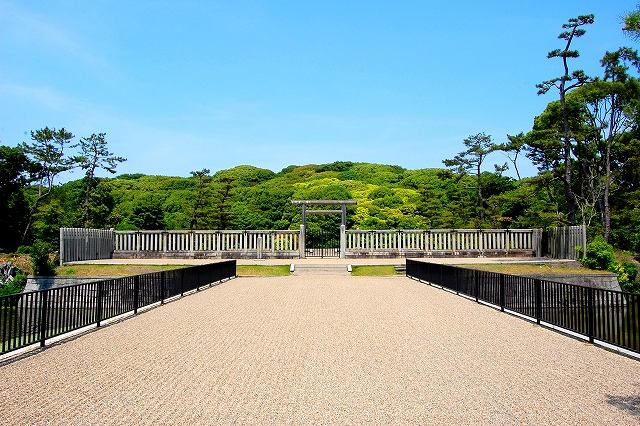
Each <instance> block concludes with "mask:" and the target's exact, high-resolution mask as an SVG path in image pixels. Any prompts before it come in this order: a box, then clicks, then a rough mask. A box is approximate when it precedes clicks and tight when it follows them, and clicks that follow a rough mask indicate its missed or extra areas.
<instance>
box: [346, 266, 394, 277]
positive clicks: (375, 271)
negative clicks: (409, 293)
mask: <svg viewBox="0 0 640 426" xmlns="http://www.w3.org/2000/svg"><path fill="white" fill-rule="evenodd" d="M351 275H354V276H357V277H389V276H393V275H398V273H397V272H396V269H395V267H394V266H393V265H354V266H352V269H351Z"/></svg>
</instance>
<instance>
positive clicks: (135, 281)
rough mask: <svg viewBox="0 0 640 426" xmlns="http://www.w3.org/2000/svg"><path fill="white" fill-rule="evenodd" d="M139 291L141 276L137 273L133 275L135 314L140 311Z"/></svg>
mask: <svg viewBox="0 0 640 426" xmlns="http://www.w3.org/2000/svg"><path fill="white" fill-rule="evenodd" d="M139 291H140V276H139V275H136V276H134V277H133V314H134V315H135V314H137V313H138V302H139V300H138V298H139V295H138V293H139Z"/></svg>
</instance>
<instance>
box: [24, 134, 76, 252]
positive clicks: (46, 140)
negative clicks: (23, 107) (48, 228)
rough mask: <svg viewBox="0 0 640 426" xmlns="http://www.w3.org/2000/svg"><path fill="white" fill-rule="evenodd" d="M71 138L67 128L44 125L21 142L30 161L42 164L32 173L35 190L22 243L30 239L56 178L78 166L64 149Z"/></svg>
mask: <svg viewBox="0 0 640 426" xmlns="http://www.w3.org/2000/svg"><path fill="white" fill-rule="evenodd" d="M72 139H73V134H72V133H71V132H68V131H67V130H65V129H64V128H62V129H60V130H56V129H49V128H48V127H45V128H44V129H40V130H36V131H32V132H31V142H30V143H22V144H21V145H20V148H21V149H22V150H23V151H24V152H25V154H26V155H27V157H28V158H29V160H30V161H32V162H34V163H37V164H39V167H38V170H36V172H35V173H34V175H33V179H34V182H35V183H36V192H35V194H34V196H33V197H31V200H30V208H29V214H28V216H27V220H26V224H25V226H24V230H23V232H22V237H21V241H22V242H23V243H24V242H26V240H27V235H28V233H29V230H30V228H31V224H32V222H33V218H34V215H35V213H36V211H37V209H38V207H39V205H40V204H41V203H42V201H44V200H45V199H46V198H47V197H49V195H50V194H51V191H52V190H53V187H54V185H55V180H56V178H57V177H58V176H59V175H60V174H61V173H63V172H66V171H68V170H71V169H72V168H73V167H74V166H75V160H74V158H73V157H69V156H68V155H67V154H66V152H65V150H66V148H67V147H68V146H69V145H70V143H71V140H72Z"/></svg>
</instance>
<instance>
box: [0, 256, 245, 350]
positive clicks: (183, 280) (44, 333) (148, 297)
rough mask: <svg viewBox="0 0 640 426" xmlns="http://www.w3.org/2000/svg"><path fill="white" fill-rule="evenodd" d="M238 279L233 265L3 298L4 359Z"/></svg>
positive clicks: (0, 336) (0, 321) (1, 334)
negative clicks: (129, 314)
mask: <svg viewBox="0 0 640 426" xmlns="http://www.w3.org/2000/svg"><path fill="white" fill-rule="evenodd" d="M235 276H236V261H235V260H228V261H224V262H218V263H210V264H207V265H199V266H192V267H187V268H181V269H174V270H170V271H161V272H152V273H149V274H142V275H134V276H130V277H123V278H115V279H108V280H103V281H95V282H90V283H85V284H77V285H70V286H66V287H58V288H51V289H48V290H40V291H32V292H26V293H18V294H12V295H9V296H2V297H0V339H2V344H1V345H0V349H1V350H0V354H4V353H6V352H11V351H14V350H16V349H20V348H23V347H25V346H29V345H33V344H36V343H40V346H44V345H45V342H46V340H47V339H50V338H52V337H56V336H59V335H61V334H64V333H68V332H70V331H74V330H78V329H80V328H83V327H87V326H90V325H92V324H96V325H97V326H100V323H101V322H102V321H104V320H106V319H109V318H113V317H116V316H118V315H122V314H125V313H127V312H134V313H137V312H138V309H140V308H142V307H145V306H149V305H152V304H154V303H164V302H165V300H166V299H169V298H172V297H175V296H182V295H184V294H185V293H187V292H189V291H192V290H197V289H200V288H201V287H204V286H207V285H209V286H210V285H212V284H213V283H216V282H220V281H223V280H225V279H229V278H232V277H235Z"/></svg>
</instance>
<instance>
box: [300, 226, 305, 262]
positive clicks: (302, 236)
mask: <svg viewBox="0 0 640 426" xmlns="http://www.w3.org/2000/svg"><path fill="white" fill-rule="evenodd" d="M304 258H305V247H304V225H300V259H304Z"/></svg>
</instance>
